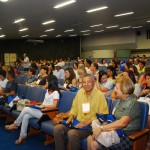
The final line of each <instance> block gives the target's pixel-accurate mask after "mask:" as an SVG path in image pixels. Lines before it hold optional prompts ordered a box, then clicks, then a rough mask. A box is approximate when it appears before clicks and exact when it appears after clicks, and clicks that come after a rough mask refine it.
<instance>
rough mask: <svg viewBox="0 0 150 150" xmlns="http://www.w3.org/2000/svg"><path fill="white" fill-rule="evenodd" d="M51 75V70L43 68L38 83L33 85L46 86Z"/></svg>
mask: <svg viewBox="0 0 150 150" xmlns="http://www.w3.org/2000/svg"><path fill="white" fill-rule="evenodd" d="M48 73H49V68H48V67H47V66H43V67H42V68H41V70H40V75H39V77H38V78H37V80H36V81H34V82H32V83H31V85H37V86H44V85H45V84H46V78H47V76H48Z"/></svg>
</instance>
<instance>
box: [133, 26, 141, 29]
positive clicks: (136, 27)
mask: <svg viewBox="0 0 150 150" xmlns="http://www.w3.org/2000/svg"><path fill="white" fill-rule="evenodd" d="M142 27H143V26H135V27H132V28H133V29H138V28H142Z"/></svg>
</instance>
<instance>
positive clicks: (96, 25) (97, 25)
mask: <svg viewBox="0 0 150 150" xmlns="http://www.w3.org/2000/svg"><path fill="white" fill-rule="evenodd" d="M102 25H103V24H95V25H92V26H90V27H91V28H94V27H99V26H102Z"/></svg>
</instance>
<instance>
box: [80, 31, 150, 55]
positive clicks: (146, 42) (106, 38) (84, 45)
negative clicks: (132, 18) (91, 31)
mask: <svg viewBox="0 0 150 150" xmlns="http://www.w3.org/2000/svg"><path fill="white" fill-rule="evenodd" d="M138 31H141V35H140V36H138V35H137V34H136V31H135V30H123V31H116V32H109V33H105V32H103V33H99V34H97V35H92V36H87V37H84V38H83V39H82V40H81V49H82V51H81V54H82V55H81V56H82V57H84V58H88V57H89V56H90V57H95V55H97V58H102V57H103V56H102V55H101V52H100V55H99V51H100V50H108V51H106V52H105V53H104V52H103V54H104V55H108V56H110V55H112V54H111V53H112V52H111V50H113V51H114V50H117V49H128V50H129V49H136V50H137V49H149V50H143V51H139V52H138V51H136V53H134V54H132V53H131V56H134V55H137V54H139V55H140V56H142V55H143V54H145V55H147V56H150V39H147V33H146V29H139V30H138ZM96 51H97V52H96ZM93 53H95V54H93ZM93 55H94V56H93Z"/></svg>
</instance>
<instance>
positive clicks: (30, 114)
mask: <svg viewBox="0 0 150 150" xmlns="http://www.w3.org/2000/svg"><path fill="white" fill-rule="evenodd" d="M60 94H61V93H60V91H59V87H58V81H57V79H56V80H51V82H49V85H48V90H47V92H46V94H45V98H44V101H43V103H42V105H41V107H42V108H52V109H54V108H56V107H57V103H58V100H59V97H60ZM42 115H43V113H42V112H41V110H39V109H35V108H31V107H25V108H24V109H23V110H22V111H21V113H20V115H19V116H18V118H17V119H16V120H15V122H14V123H13V124H11V125H6V126H5V129H6V130H8V131H12V130H16V129H18V127H19V126H20V125H21V132H20V137H19V139H18V140H17V141H16V142H15V143H16V144H22V143H23V142H24V141H25V140H26V138H27V128H28V122H29V119H31V118H38V119H40V118H41V117H42Z"/></svg>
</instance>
